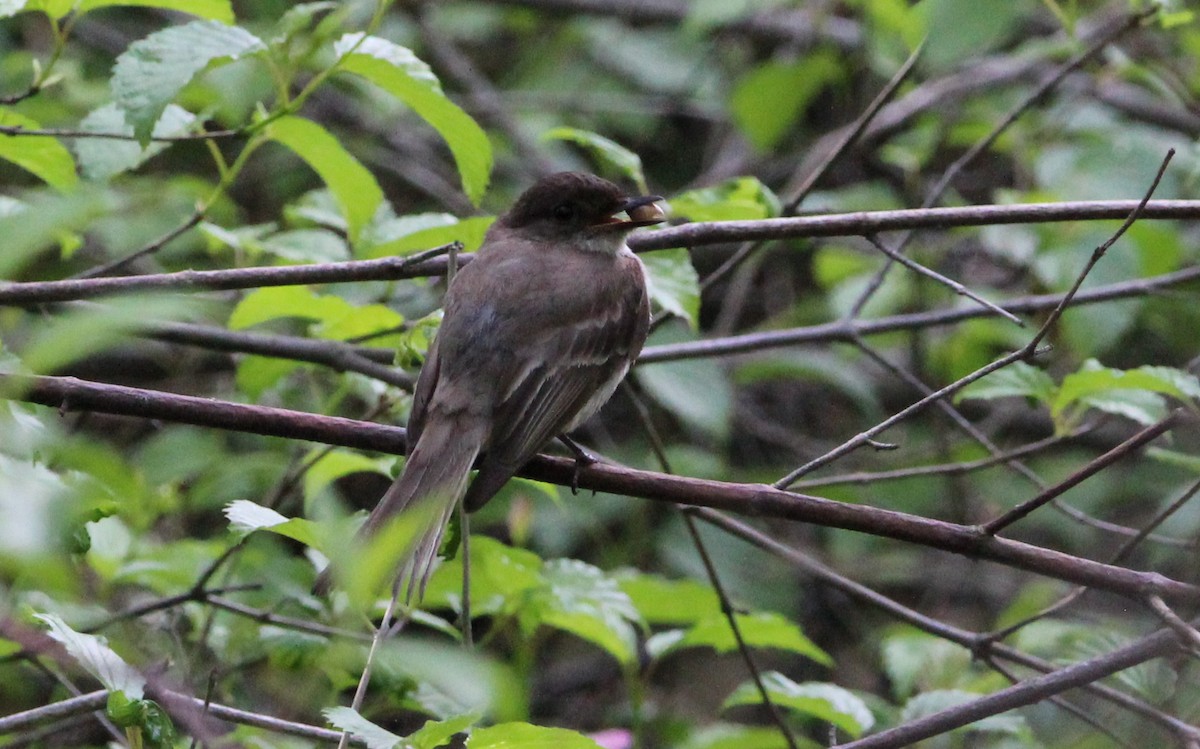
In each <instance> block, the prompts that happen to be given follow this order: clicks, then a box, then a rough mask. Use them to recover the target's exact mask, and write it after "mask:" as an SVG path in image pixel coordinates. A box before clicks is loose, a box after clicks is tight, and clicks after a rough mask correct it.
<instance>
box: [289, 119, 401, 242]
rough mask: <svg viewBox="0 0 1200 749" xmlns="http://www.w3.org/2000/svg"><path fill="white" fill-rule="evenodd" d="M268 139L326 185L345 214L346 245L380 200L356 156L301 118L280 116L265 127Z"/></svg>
mask: <svg viewBox="0 0 1200 749" xmlns="http://www.w3.org/2000/svg"><path fill="white" fill-rule="evenodd" d="M267 132H268V134H269V135H270V136H271V139H272V140H275V141H278V142H280V143H282V144H283V145H285V146H287V147H288V148H290V149H291V150H292V151H293V152H295V154H296V155H297V156H299V157H300V158H302V159H304V161H306V162H307V163H308V165H309V166H311V167H312V168H313V171H315V172H316V173H317V174H318V175H320V177H321V180H322V181H323V182H324V183H325V184H326V185H327V186H328V187H329V191H330V192H331V193H332V194H333V198H334V200H336V201H337V203H338V205H339V206H340V207H341V209H342V213H343V215H345V217H346V226H347V234H349V236H350V244H354V243H355V241H357V239H358V233H359V232H360V231H361V230H362V228H363V226H365V225H366V223H367V222H368V221H370V220H371V217H372V216H374V215H375V210H376V209H377V208H378V207H379V204H380V203H381V202H382V201H383V191H382V190H380V189H379V183H377V182H376V181H375V177H374V176H372V175H371V173H370V172H369V171H367V168H366V167H364V166H363V165H362V164H361V163H359V161H358V159H356V158H354V157H353V156H351V155H350V152H349V151H347V150H346V149H345V148H344V147H342V144H341V143H340V142H338V140H337V138H334V137H333V136H332V135H330V134H329V132H328V131H327V130H325V128H323V127H321V126H320V125H318V124H317V123H315V122H313V121H312V120H306V119H304V118H302V117H282V118H280V119H278V120H276V121H275V122H272V123H271V125H270V128H269V129H268V130H267Z"/></svg>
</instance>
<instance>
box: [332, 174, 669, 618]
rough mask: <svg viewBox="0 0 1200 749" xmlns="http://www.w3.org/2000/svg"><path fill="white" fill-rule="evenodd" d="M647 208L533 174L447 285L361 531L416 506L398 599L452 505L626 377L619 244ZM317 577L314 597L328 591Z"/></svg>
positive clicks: (632, 313)
mask: <svg viewBox="0 0 1200 749" xmlns="http://www.w3.org/2000/svg"><path fill="white" fill-rule="evenodd" d="M658 200H662V198H660V197H658V196H653V195H652V196H641V197H628V196H626V195H625V194H624V193H623V192H622V191H621V190H620V188H618V187H617V186H616V185H614V184H613V183H611V182H609V181H607V180H604V179H601V178H599V177H595V176H592V175H590V174H581V173H577V172H562V173H558V174H553V175H550V176H547V177H544V178H542V179H541V180H539V181H538V182H537V183H536V184H534V185H533V186H532V187H530V188H529V189H528V190H527V191H525V193H523V194H522V195H521V197H520V198H518V199H517V202H516V203H515V204H514V205H513V207H512V208H511V209H510V210H509V211H508V212H507V213H505V214H504V215H502V216H500V217H499V219H497V220H496V222H495V223H494V224H493V225H492V226H491V228H490V229H489V230H488V232H487V235H486V237H485V238H484V241H483V245H482V246H481V247H480V248H479V251H478V253H477V254H476V256H475V258H474V260H473V261H472V262H471V263H470V264H468V265H466V266H465V267H464V268H463V269H462V270H461V271H459V272H458V273H457V274H456V275H455V277H454V279H453V281H452V282H451V284H450V288H449V291H448V292H447V294H446V300H445V315H444V317H443V319H442V324H441V328H440V330H439V331H438V334H437V337H436V339H435V340H434V343H433V345H432V346H431V347H430V349H429V353H428V355H427V357H426V359H425V364H424V366H423V367H422V368H421V374H420V376H419V377H418V378H417V385H416V389H415V391H414V393H413V405H412V414H411V416H410V417H409V421H408V441H409V442H408V444H409V451H408V460H407V462H406V463H405V466H404V471H403V473H401V474H400V477H399V478H398V479H396V482H395V483H394V484H392V486H391V488H389V489H388V490H387V492H386V493H385V494H384V495H383V498H382V499H380V500H379V504H378V505H377V506H376V507H375V510H374V511H373V512H372V513H371V515H370V517H369V518H368V519H367V522H366V524H365V525H364V526H363V528H362V531H361V534H363V535H366V536H369V535H371V534H373V533H375V532H377V531H378V530H379V529H380V528H381V527H382V526H383V525H384V524H386V523H387V522H388V521H389V520H391V519H392V518H393V517H395V516H396V515H397V513H400V512H403V511H405V510H406V509H408V508H414V507H418V506H420V507H422V508H423V517H425V518H428V522H427V525H426V527H425V528H424V529H423V531H422V533H421V534H420V535H419V537H418V539H417V541H416V544H415V546H414V548H412V549H410V550H409V551H408V554H407V558H406V560H405V562H404V564H403V567H401V569H400V572H401V574H402V575H407V585H408V590H407V597H408V600H409V601H411V600H412V598H413V596H414V592H415V594H416V595H417V597H418V598H420V597H421V596H422V595H423V594H424V590H425V584H426V583H427V582H428V579H429V574H430V572H431V570H432V564H433V560H434V557H435V556H436V555H437V551H438V547H439V546H440V544H441V541H442V535H443V533H444V532H445V529H446V526H447V524H448V522H449V519H450V515H451V513H452V512H453V510H454V507H455V505H456V504H457V503H458V502H459V501H460V500H461V501H462V502H463V505H464V507H465V508H466V510H467V511H468V512H470V511H474V510H477V509H479V508H480V507H482V506H483V505H484V504H485V503H487V501H488V500H490V499H491V498H492V497H493V496H494V495H495V494H496V492H498V491H499V490H500V488H501V487H502V486H503V485H504V484H505V482H507V481H508V479H509V478H511V477H512V475H513V474H514V473H516V471H517V470H518V469H520V467H521V466H522V465H523V464H525V463H526V462H527V461H528V460H529V459H530V458H532V457H533V456H534V454H536V453H537V451H538V450H540V449H541V448H542V447H543V446H544V445H545V444H546V443H547V442H548V441H550V440H551V439H553V438H554V437H555V436H558V435H562V434H565V433H566V432H569V431H570V430H572V429H574V428H575V427H577V426H579V425H580V424H582V423H583V422H584V421H585V420H586V419H587V418H588V417H589V416H591V415H592V414H594V413H595V412H596V411H597V410H598V409H599V408H600V407H601V406H602V405H603V404H604V403H605V401H607V400H608V399H609V396H611V395H612V394H613V391H614V390H615V389H616V387H617V385H618V383H620V381H621V379H622V378H623V377H624V376H625V373H626V372H628V371H629V366H630V364H632V363H633V361H634V359H636V358H637V355H638V353H639V352H640V351H641V349H642V344H643V343H644V342H645V340H646V333H647V330H648V328H649V322H650V303H649V298H648V296H647V292H646V279H645V271H644V269H643V266H642V263H641V261H640V260H638V258H637V257H636V256H635V255H634V254H633V253H632V252H631V251H630V250H629V247H628V246H627V245H626V244H625V239H626V237H627V236H628V234H629V232H630V231H632V230H633V229H634V228H636V227H639V226H648V225H650V224H656V223H659V222H661V221H662V220H663V218H664V216H663V212H662V209H661V208H659V207H658V206H657V205H655V202H656V201H658ZM477 460H478V461H479V462H478V468H479V473H478V474H477V475H476V477H475V479H474V480H473V481H471V480H469V479H470V471H471V469H472V466H473V465H475V463H476V461H477ZM322 578H323V579H319V580H318V585H317V587H318V589H323V588H327V587H328V575H327V573H323V575H322Z"/></svg>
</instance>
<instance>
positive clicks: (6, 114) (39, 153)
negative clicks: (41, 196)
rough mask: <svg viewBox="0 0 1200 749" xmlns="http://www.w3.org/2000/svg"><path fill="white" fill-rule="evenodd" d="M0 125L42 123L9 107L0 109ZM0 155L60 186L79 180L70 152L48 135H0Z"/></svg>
mask: <svg viewBox="0 0 1200 749" xmlns="http://www.w3.org/2000/svg"><path fill="white" fill-rule="evenodd" d="M0 125H3V126H4V127H17V128H22V129H24V130H37V129H39V128H40V127H41V125H39V124H38V123H37V122H36V121H34V120H31V119H29V118H28V117H26V116H24V115H22V114H17V113H16V112H13V111H11V110H8V109H0ZM0 159H4V160H5V161H11V162H12V163H14V164H16V165H17V166H19V167H21V168H22V169H24V170H26V171H28V172H30V173H31V174H33V175H34V176H36V177H37V178H38V179H40V180H42V181H43V182H45V183H46V184H48V185H50V186H51V187H54V188H57V189H58V190H68V189H70V188H71V187H73V186H74V185H75V183H76V182H78V181H79V177H78V176H77V175H76V174H75V159H73V158H71V152H70V151H68V150H67V147H66V146H64V145H63V144H62V143H59V142H58V139H57V138H54V137H52V136H49V135H0Z"/></svg>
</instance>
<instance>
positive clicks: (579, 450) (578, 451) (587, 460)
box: [558, 434, 600, 494]
mask: <svg viewBox="0 0 1200 749" xmlns="http://www.w3.org/2000/svg"><path fill="white" fill-rule="evenodd" d="M558 441H559V442H561V443H563V444H564V445H566V447H567V449H568V450H570V451H571V454H572V455H574V456H575V470H574V472H572V473H571V493H572V494H578V493H579V471H580V470H581V469H584V468H587V467H588V466H590V465H591V464H593V463H599V462H600V459H599V458H597V457H596V456H595V455H592V454H591V453H590V452H588V451H587V450H586V449H585V448H584V447H583V446H582V445H580V444H579V443H578V442H576V441H575V440H573V439H571V438H570V437H568V436H567V435H565V434H560V435H558Z"/></svg>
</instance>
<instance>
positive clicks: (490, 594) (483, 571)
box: [425, 536, 542, 616]
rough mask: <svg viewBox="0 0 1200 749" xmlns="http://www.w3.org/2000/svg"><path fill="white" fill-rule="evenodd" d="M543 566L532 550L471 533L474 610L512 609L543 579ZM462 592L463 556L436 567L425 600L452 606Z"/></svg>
mask: <svg viewBox="0 0 1200 749" xmlns="http://www.w3.org/2000/svg"><path fill="white" fill-rule="evenodd" d="M541 568H542V560H541V558H540V557H538V555H537V554H535V553H533V552H532V551H527V550H525V549H518V548H515V547H512V546H505V545H504V544H502V543H500V542H499V541H496V540H495V539H492V538H488V537H487V536H471V613H472V614H474V615H475V616H488V615H493V614H498V613H502V612H506V613H511V612H512V610H514V609H515V608H516V607H517V606H518V605H519V603H520V602H521V601H523V600H524V598H525V595H526V594H527V592H528V591H531V590H533V589H534V588H536V587H537V586H538V585H540V584H541V583H542V571H541ZM461 593H462V560H461V559H455V560H453V561H451V562H448V563H446V564H443V565H442V566H441V567H439V568H438V569H437V570H435V571H434V573H433V577H432V578H430V580H429V587H428V589H427V590H426V592H425V601H426V602H427V603H429V604H433V605H448V606H452V607H453V606H457V605H458V600H459V597H460V596H461Z"/></svg>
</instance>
